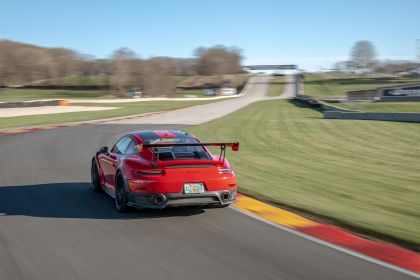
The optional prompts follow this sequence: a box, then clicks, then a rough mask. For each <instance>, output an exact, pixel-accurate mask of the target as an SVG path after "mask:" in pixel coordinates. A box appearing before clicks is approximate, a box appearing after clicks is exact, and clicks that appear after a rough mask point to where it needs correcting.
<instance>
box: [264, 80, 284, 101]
mask: <svg viewBox="0 0 420 280" xmlns="http://www.w3.org/2000/svg"><path fill="white" fill-rule="evenodd" d="M284 83H285V81H284V77H276V78H274V79H272V80H271V81H270V87H269V88H268V92H267V96H279V95H281V94H282V93H283V88H284Z"/></svg>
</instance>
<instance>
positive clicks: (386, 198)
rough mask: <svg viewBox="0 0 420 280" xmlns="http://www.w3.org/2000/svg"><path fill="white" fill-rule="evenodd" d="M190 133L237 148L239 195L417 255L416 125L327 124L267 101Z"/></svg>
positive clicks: (311, 113) (419, 183) (419, 153)
mask: <svg viewBox="0 0 420 280" xmlns="http://www.w3.org/2000/svg"><path fill="white" fill-rule="evenodd" d="M226 124H228V125H226ZM187 130H188V131H189V132H191V133H194V134H195V135H196V136H198V137H199V138H200V139H202V140H203V141H207V140H213V141H214V140H217V141H229V140H239V141H240V142H241V150H240V151H239V152H238V153H235V152H228V157H229V160H230V163H231V164H232V165H233V167H234V168H235V170H236V172H237V174H238V183H239V190H240V191H241V192H243V193H245V194H249V195H252V196H255V197H257V198H260V199H264V200H267V201H271V202H274V203H277V204H280V205H283V206H285V207H286V208H287V207H291V208H292V209H300V210H303V211H309V213H312V214H315V216H318V217H323V218H324V219H325V218H326V217H327V220H330V219H331V220H330V222H331V221H332V222H333V223H337V224H339V225H344V226H346V227H347V228H351V229H353V230H356V231H358V232H360V233H368V234H370V235H373V236H376V237H380V238H382V239H385V240H391V241H394V242H398V243H400V244H405V245H407V246H410V247H411V248H413V247H416V246H417V249H418V245H419V244H420V203H419V201H420V172H419V170H420V160H419V159H420V146H419V143H420V126H419V125H418V124H412V123H396V122H376V121H353V120H326V119H323V117H322V114H321V113H320V112H318V111H315V110H312V109H309V108H306V107H304V106H302V105H298V106H296V105H294V104H292V103H291V102H290V101H283V100H270V101H261V102H258V103H254V104H252V105H250V106H247V107H245V108H244V109H241V110H239V111H237V112H235V113H233V114H230V115H228V116H226V117H224V118H220V119H217V120H214V121H211V122H209V123H207V124H204V125H199V126H194V127H191V128H188V129H187ZM215 137H216V139H215Z"/></svg>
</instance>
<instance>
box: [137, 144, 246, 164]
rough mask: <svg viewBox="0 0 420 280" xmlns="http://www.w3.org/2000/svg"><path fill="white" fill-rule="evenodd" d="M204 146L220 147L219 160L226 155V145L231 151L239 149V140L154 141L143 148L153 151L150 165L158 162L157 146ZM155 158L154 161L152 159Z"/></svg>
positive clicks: (223, 158)
mask: <svg viewBox="0 0 420 280" xmlns="http://www.w3.org/2000/svg"><path fill="white" fill-rule="evenodd" d="M194 146H195V147H197V146H198V147H204V146H211V147H220V156H219V160H220V161H224V160H225V157H226V147H230V148H231V149H232V151H239V142H231V143H216V142H210V143H205V142H197V143H156V144H144V145H143V148H151V149H152V152H153V159H152V165H153V166H155V167H156V166H157V164H158V162H159V152H158V149H157V148H161V147H194ZM154 160H156V161H154Z"/></svg>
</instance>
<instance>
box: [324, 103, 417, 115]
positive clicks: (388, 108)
mask: <svg viewBox="0 0 420 280" xmlns="http://www.w3.org/2000/svg"><path fill="white" fill-rule="evenodd" d="M331 105H334V106H339V107H341V108H344V109H350V110H357V111H364V112H406V113H409V112H410V113H420V102H384V103H340V104H337V103H334V104H331Z"/></svg>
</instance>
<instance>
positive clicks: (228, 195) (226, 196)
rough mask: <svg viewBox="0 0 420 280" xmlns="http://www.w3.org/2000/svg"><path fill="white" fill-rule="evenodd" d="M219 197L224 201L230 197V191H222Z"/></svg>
mask: <svg viewBox="0 0 420 280" xmlns="http://www.w3.org/2000/svg"><path fill="white" fill-rule="evenodd" d="M220 198H221V199H222V201H223V202H226V201H228V200H229V199H230V193H229V192H222V193H221V194H220Z"/></svg>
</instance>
